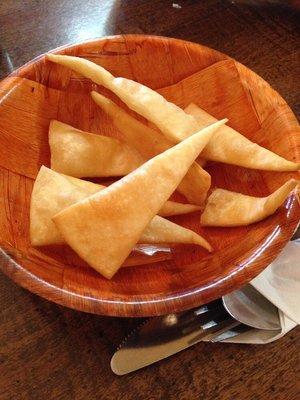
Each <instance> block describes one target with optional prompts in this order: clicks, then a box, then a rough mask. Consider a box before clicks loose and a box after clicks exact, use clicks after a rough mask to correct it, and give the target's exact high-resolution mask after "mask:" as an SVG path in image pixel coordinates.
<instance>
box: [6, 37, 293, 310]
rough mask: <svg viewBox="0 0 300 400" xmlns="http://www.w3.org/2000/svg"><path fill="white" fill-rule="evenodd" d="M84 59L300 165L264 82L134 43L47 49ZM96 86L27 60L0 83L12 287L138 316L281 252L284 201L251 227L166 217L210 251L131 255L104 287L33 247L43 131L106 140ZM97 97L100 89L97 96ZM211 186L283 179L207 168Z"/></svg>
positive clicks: (289, 122)
mask: <svg viewBox="0 0 300 400" xmlns="http://www.w3.org/2000/svg"><path fill="white" fill-rule="evenodd" d="M54 52H55V53H60V54H69V55H75V56H80V57H85V58H88V59H90V60H92V61H94V62H96V63H99V64H101V65H102V66H104V67H105V68H107V69H108V70H110V71H111V72H112V73H113V74H115V75H117V76H124V77H127V78H131V79H134V80H137V81H138V82H141V83H143V84H146V85H148V86H150V87H151V88H153V89H156V90H158V91H159V92H161V93H162V94H163V95H164V96H166V97H167V98H168V99H169V100H170V101H173V102H174V103H176V104H178V105H179V106H181V107H184V106H187V105H188V104H189V103H191V102H194V103H196V104H198V105H199V106H201V107H202V108H204V109H205V110H207V111H208V112H210V113H211V114H213V115H214V116H216V117H217V118H223V117H227V118H229V125H230V126H232V127H233V128H236V129H237V130H239V131H240V132H241V133H243V134H244V135H245V136H247V137H248V138H250V139H251V140H253V141H255V142H258V143H259V144H261V145H263V146H265V147H267V148H269V149H271V150H273V151H275V152H276V153H278V154H280V155H282V156H286V157H287V158H288V159H290V160H297V161H298V162H299V161H300V133H299V126H298V123H297V121H296V119H295V116H294V115H293V113H292V111H291V110H290V108H289V107H288V105H287V104H286V103H285V101H284V100H283V99H282V98H281V97H280V96H279V94H278V93H277V92H276V91H274V90H273V89H272V88H271V87H270V86H269V85H268V84H267V83H266V82H265V81H264V80H263V79H262V78H260V77H259V76H257V75H256V74H255V73H254V72H252V71H250V70H249V69H247V68H246V67H244V66H243V65H241V64H239V63H238V62H236V61H234V60H233V59H231V58H229V57H227V56H225V55H223V54H221V53H219V52H217V51H214V50H212V49H209V48H207V47H204V46H201V45H199V44H194V43H189V42H185V41H181V40H176V39H168V38H161V37H153V36H152V37H151V36H143V35H137V36H135V35H132V36H131V35H128V36H116V37H108V38H103V39H98V40H94V41H89V42H86V43H83V44H78V45H72V46H68V47H63V48H60V49H58V50H55V51H54ZM95 88H96V89H97V90H99V91H102V88H97V87H96V85H94V84H92V83H91V82H90V81H88V80H86V79H83V78H82V77H80V76H78V75H75V74H74V73H72V72H71V71H70V70H68V69H66V68H63V67H60V66H58V65H54V64H52V63H50V62H46V61H45V58H44V56H41V57H38V58H37V59H35V60H33V61H31V62H29V63H28V64H26V65H25V66H23V67H22V68H20V69H19V70H17V71H16V72H14V73H13V74H11V75H10V76H8V77H7V78H6V79H4V80H3V81H2V82H1V83H0V174H1V180H0V202H1V204H0V246H1V247H0V267H1V269H2V271H3V272H4V273H5V274H7V275H8V276H9V277H10V278H11V279H13V280H14V281H15V282H16V283H18V284H19V285H21V286H22V287H24V288H27V289H29V290H30V291H32V292H34V293H37V294H39V295H40V296H42V297H45V298H47V299H49V300H52V301H54V302H56V303H59V304H62V305H65V306H68V307H71V308H75V309H77V310H82V311H87V312H92V313H97V314H105V315H114V316H127V317H128V316H134V317H136V316H147V315H159V314H164V313H169V312H175V311H180V310H184V309H188V308H190V307H193V306H197V305H199V304H202V303H206V302H209V301H210V300H213V299H215V298H217V297H220V296H222V295H224V294H225V293H227V292H229V291H232V290H234V289H237V288H239V287H240V286H242V285H244V284H245V283H247V282H248V281H250V280H251V279H252V278H254V277H255V276H256V275H257V274H258V273H259V272H261V271H262V270H263V269H264V268H265V267H266V266H267V265H268V264H269V263H270V262H271V261H272V260H273V259H274V258H275V257H276V255H277V254H278V253H279V252H280V251H281V249H282V248H283V246H284V245H285V244H286V242H287V241H288V240H289V239H290V238H291V236H292V234H293V232H294V231H295V229H296V226H297V223H298V221H299V216H300V207H299V204H298V202H297V200H296V198H295V196H290V197H289V198H288V200H287V201H286V202H285V204H284V206H283V207H281V208H280V209H279V210H278V212H276V213H275V214H274V215H273V216H271V217H269V218H267V219H266V220H264V221H262V222H259V223H257V224H254V225H251V226H249V227H241V228H222V229H217V228H207V229H201V228H200V227H199V216H200V214H199V213H194V214H191V215H187V216H178V217H176V218H173V220H174V221H175V222H178V223H180V224H182V225H184V226H186V227H190V228H192V229H194V230H196V231H198V232H200V233H203V234H204V235H205V237H207V239H208V240H209V241H210V242H211V244H212V245H213V247H214V248H215V252H214V253H213V254H211V255H209V254H207V253H206V252H205V251H204V250H203V249H201V248H199V247H196V246H177V247H172V248H171V251H170V252H167V253H165V252H161V253H158V254H157V255H155V256H153V257H149V256H145V255H139V254H133V255H132V256H131V257H130V258H129V260H128V262H127V264H129V265H132V264H144V265H139V266H133V267H130V268H122V269H121V270H120V271H119V272H118V274H117V275H116V276H115V277H114V278H113V280H111V281H109V280H106V279H104V278H103V277H102V276H101V275H99V274H98V273H96V272H95V271H94V270H92V269H91V268H89V267H88V266H87V265H85V264H84V262H83V261H81V260H80V259H79V258H78V257H77V256H76V255H75V254H74V253H73V252H72V251H71V250H70V249H69V248H68V247H67V246H56V247H53V246H52V247H45V248H33V247H31V245H30V241H29V234H28V232H29V229H28V226H29V204H30V196H31V191H32V185H33V182H34V179H35V177H36V175H37V173H38V170H39V168H40V166H41V165H42V164H45V165H47V166H49V147H48V126H49V121H50V120H51V119H58V120H60V121H62V122H65V123H69V124H71V125H73V126H75V127H77V128H80V129H84V130H87V131H91V132H94V133H97V132H101V133H104V134H107V135H111V134H112V135H113V134H116V133H115V132H114V129H113V127H112V126H111V124H110V123H109V120H108V118H107V117H106V116H105V115H104V114H103V113H102V112H101V111H100V109H99V108H97V106H96V105H95V104H94V103H93V101H92V100H91V98H90V95H89V92H90V90H92V89H95ZM106 94H107V91H106ZM208 170H209V172H210V173H211V174H212V180H213V187H214V186H218V187H223V188H227V189H229V190H235V191H240V192H243V193H247V194H250V195H256V196H264V195H267V194H269V193H270V192H271V191H273V190H274V189H276V188H277V187H278V186H279V185H281V184H282V183H283V182H285V181H286V180H287V179H289V178H290V177H297V176H298V175H297V174H295V173H294V174H293V173H275V172H274V173H273V172H262V171H256V170H249V169H244V168H238V167H235V166H230V165H224V164H223V165H222V164H217V163H214V164H211V165H210V166H209V167H208Z"/></svg>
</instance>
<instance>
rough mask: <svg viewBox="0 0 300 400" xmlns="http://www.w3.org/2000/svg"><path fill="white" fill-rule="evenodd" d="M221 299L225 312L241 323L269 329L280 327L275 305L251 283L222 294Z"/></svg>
mask: <svg viewBox="0 0 300 400" xmlns="http://www.w3.org/2000/svg"><path fill="white" fill-rule="evenodd" d="M222 301H223V305H224V307H225V309H226V310H227V312H228V313H229V314H230V315H231V316H232V317H233V318H235V319H236V320H238V321H240V322H241V323H242V324H245V325H248V326H251V327H253V328H257V329H264V330H271V331H273V330H277V329H278V330H279V329H280V320H279V314H278V309H277V307H275V306H274V304H272V303H271V302H270V301H269V300H267V299H266V298H265V297H264V296H263V295H262V294H260V293H259V292H258V291H257V290H256V289H255V288H254V287H253V286H251V285H246V286H244V287H243V288H242V289H240V290H235V291H234V292H232V293H229V294H227V295H225V296H223V297H222Z"/></svg>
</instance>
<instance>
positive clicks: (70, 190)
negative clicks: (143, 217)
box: [30, 166, 207, 248]
mask: <svg viewBox="0 0 300 400" xmlns="http://www.w3.org/2000/svg"><path fill="white" fill-rule="evenodd" d="M103 189H105V186H102V185H98V184H96V183H92V182H89V181H84V180H81V179H78V178H73V177H70V176H66V175H62V174H59V173H57V172H55V171H53V170H51V169H49V168H47V167H45V166H42V167H41V169H40V171H39V173H38V175H37V178H36V181H35V183H34V187H33V192H32V197H31V207H30V239H31V243H32V245H33V246H45V245H51V244H63V243H64V242H65V241H64V239H63V238H62V236H61V235H60V233H59V231H58V229H57V228H56V226H55V224H54V223H53V221H52V217H53V216H54V215H55V214H57V213H58V212H60V211H62V210H63V209H64V208H66V207H69V206H70V205H72V204H74V203H76V202H78V201H80V200H82V199H85V198H87V197H88V196H90V195H92V194H94V193H97V192H99V191H100V190H103ZM198 209H199V207H197V206H193V205H191V204H181V203H176V202H174V201H167V202H166V203H165V204H164V205H163V207H162V208H161V210H160V211H159V214H160V215H164V216H170V215H177V214H185V213H188V212H193V211H197V210H198ZM139 242H140V243H194V244H199V245H204V244H205V242H204V239H202V238H201V237H200V236H199V235H197V234H196V233H195V232H192V231H190V230H189V229H185V228H182V227H181V226H179V225H176V224H174V223H172V222H170V221H168V220H165V219H164V218H160V217H154V219H153V220H152V221H151V222H150V224H149V225H148V227H147V228H146V230H145V231H144V233H143V234H142V236H141V238H140V240H139ZM204 247H205V246H204ZM206 248H207V247H206Z"/></svg>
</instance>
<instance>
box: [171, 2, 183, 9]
mask: <svg viewBox="0 0 300 400" xmlns="http://www.w3.org/2000/svg"><path fill="white" fill-rule="evenodd" d="M172 7H173V8H178V9H180V8H182V7H181V6H180V5H179V4H177V3H173V4H172Z"/></svg>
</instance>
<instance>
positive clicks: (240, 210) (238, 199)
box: [201, 179, 298, 227]
mask: <svg viewBox="0 0 300 400" xmlns="http://www.w3.org/2000/svg"><path fill="white" fill-rule="evenodd" d="M297 184H298V181H296V180H295V179H290V180H289V181H288V182H286V183H285V184H284V185H282V186H281V187H280V188H279V189H277V190H276V191H275V192H274V193H272V194H270V195H269V196H267V197H252V196H246V195H244V194H241V193H236V192H230V191H229V190H224V189H216V190H214V191H213V192H212V194H211V195H210V196H209V198H208V200H207V205H206V207H205V209H204V212H203V214H202V216H201V225H204V226H223V227H226V226H227V227H230V226H242V225H249V224H253V223H254V222H258V221H261V220H262V219H264V218H267V217H269V216H270V215H272V214H274V213H275V211H276V210H277V209H278V208H279V207H280V206H281V205H282V204H283V203H284V201H285V200H286V198H287V197H288V196H289V194H290V193H291V191H292V190H293V189H295V187H296V186H297Z"/></svg>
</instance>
